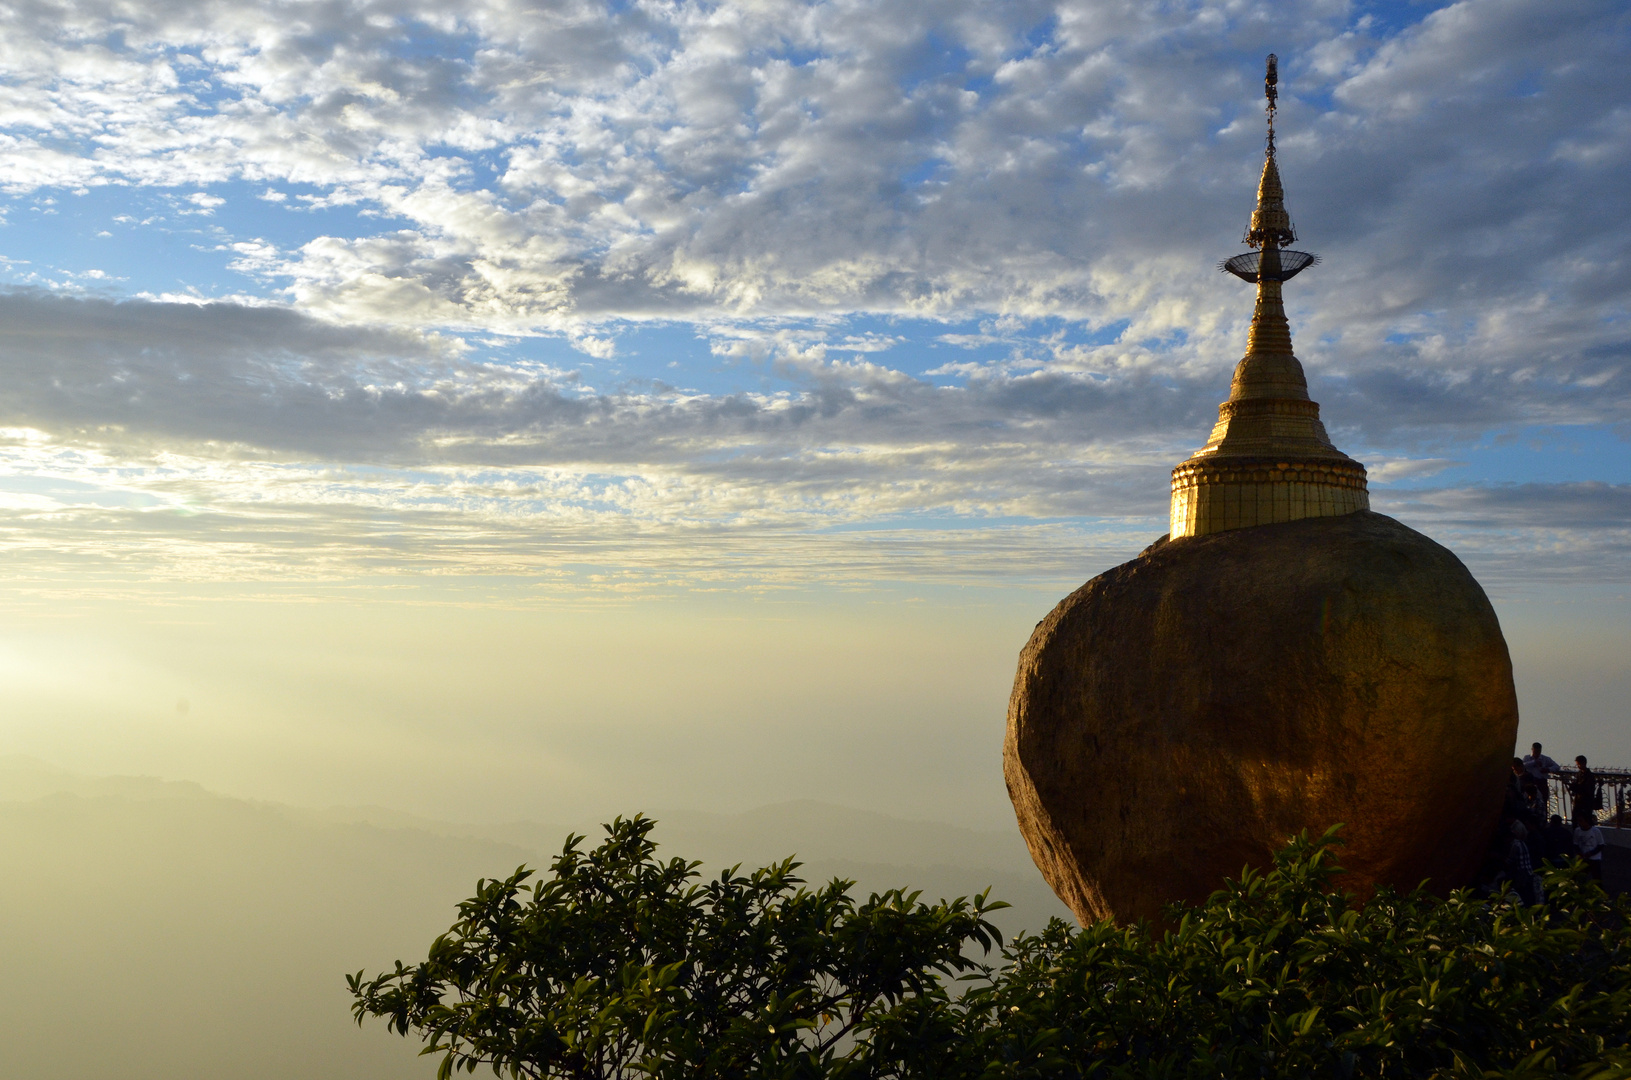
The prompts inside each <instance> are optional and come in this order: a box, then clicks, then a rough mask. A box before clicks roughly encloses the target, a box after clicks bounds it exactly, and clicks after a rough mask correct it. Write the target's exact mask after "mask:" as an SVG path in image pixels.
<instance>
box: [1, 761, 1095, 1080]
mask: <svg viewBox="0 0 1631 1080" xmlns="http://www.w3.org/2000/svg"><path fill="white" fill-rule="evenodd" d="M636 809H638V808H632V807H631V808H630V812H633V811H634V810H636ZM651 816H653V817H656V818H657V819H658V820H659V821H660V822H661V823H662V824H661V825H660V826H659V830H658V834H657V836H658V840H659V842H660V843H661V844H662V849H661V850H662V852H663V853H664V854H667V855H672V856H683V857H686V858H691V859H700V860H702V861H703V862H704V864H705V869H711V870H717V869H718V868H719V867H721V866H724V865H728V864H731V863H741V864H742V865H743V867H744V868H752V867H755V866H759V865H762V864H764V863H768V862H772V861H775V860H777V859H780V858H782V857H784V856H787V855H793V854H796V855H798V856H799V857H800V858H801V859H802V860H803V861H804V862H805V864H806V865H805V869H804V876H805V877H806V878H807V879H808V880H810V881H812V882H819V881H824V880H826V879H827V878H830V877H834V876H842V877H847V878H853V879H855V880H857V881H858V882H859V885H858V891H859V892H862V893H866V892H869V891H873V890H878V889H883V888H887V887H892V886H896V885H908V886H911V887H912V888H917V889H922V890H923V892H924V894H925V897H926V898H930V899H933V898H939V897H941V896H947V897H949V896H955V895H967V894H970V893H973V892H977V891H979V890H981V889H984V888H986V887H987V886H995V889H994V894H995V895H997V896H999V897H1001V898H1003V899H1006V900H1009V901H1010V902H1012V903H1014V904H1015V910H1014V911H1011V912H1003V913H1002V915H1003V916H1005V917H1004V918H1002V919H1000V920H999V921H1000V922H1001V924H1002V925H1003V926H1004V929H1006V930H1012V929H1015V928H1018V927H1020V926H1026V927H1029V928H1032V929H1038V928H1040V927H1041V925H1042V924H1043V923H1044V922H1046V920H1047V919H1048V918H1049V917H1051V916H1053V915H1060V916H1065V915H1067V912H1066V911H1065V909H1064V907H1063V905H1061V904H1059V902H1058V901H1057V900H1056V899H1055V898H1054V897H1053V895H1052V893H1050V892H1049V891H1048V890H1047V888H1046V886H1045V885H1043V884H1042V882H1041V879H1040V877H1039V876H1038V875H1037V873H1036V871H1035V869H1034V868H1032V867H1031V865H1030V859H1029V856H1028V855H1027V854H1026V852H1025V848H1024V845H1023V843H1022V842H1021V841H1020V839H1019V836H1018V832H1017V830H1015V832H1014V833H1013V835H1011V836H1008V835H1004V834H1002V833H995V832H990V833H988V832H982V831H977V830H972V829H963V828H958V827H955V826H951V825H940V824H936V823H933V822H916V821H905V820H901V819H897V818H892V817H889V816H887V815H882V814H873V813H869V812H866V811H862V810H856V809H852V808H848V807H842V806H833V805H829V804H826V803H820V802H813V801H802V802H790V803H782V804H778V805H775V806H767V807H762V808H759V809H757V810H752V811H748V812H746V813H742V814H708V813H699V812H695V811H684V810H674V811H651ZM570 831H576V832H581V833H585V834H587V835H588V836H589V838H590V841H591V842H592V841H594V840H595V839H597V838H598V837H599V835H600V828H599V824H598V823H596V822H583V823H577V824H575V825H571V824H544V823H539V822H511V823H506V824H498V825H480V824H468V823H466V824H460V823H455V822H444V821H436V820H433V819H428V818H422V817H416V816H414V815H409V814H403V813H400V812H397V811H393V810H390V809H386V808H382V807H334V808H329V809H307V808H298V807H290V806H285V805H281V804H277V803H269V802H251V801H246V800H242V799H235V798H229V797H227V796H223V795H218V794H214V793H212V792H209V791H207V790H206V789H205V788H203V787H201V786H200V785H198V784H193V783H189V782H180V781H169V780H160V779H156V778H153V777H88V776H80V775H77V774H74V773H71V772H68V771H66V770H63V769H59V768H56V767H54V766H52V765H50V764H48V763H45V762H41V761H37V760H35V759H31V758H24V757H16V756H11V757H0V865H3V866H5V868H6V872H5V873H4V874H0V972H3V974H4V978H3V980H0V1012H3V1014H4V1015H5V1016H6V1017H7V1021H8V1025H7V1026H8V1028H9V1029H10V1030H13V1031H18V1032H27V1033H28V1034H27V1036H26V1037H24V1038H21V1039H15V1040H12V1044H11V1045H10V1046H9V1047H8V1050H7V1065H6V1073H7V1075H12V1076H19V1077H52V1078H62V1080H105V1078H106V1077H108V1076H111V1075H118V1076H119V1077H120V1078H121V1080H159V1078H163V1080H180V1078H191V1077H195V1076H230V1077H233V1078H234V1080H273V1078H278V1080H282V1078H285V1077H289V1076H301V1077H306V1078H309V1080H329V1078H333V1080H340V1078H342V1077H343V1078H346V1080H353V1078H359V1077H362V1078H371V1077H380V1078H384V1077H425V1078H427V1080H428V1078H429V1077H431V1076H433V1075H434V1072H435V1067H434V1062H433V1060H432V1059H422V1058H418V1057H417V1056H416V1054H417V1051H418V1049H419V1047H418V1045H417V1044H412V1043H408V1042H406V1041H405V1040H403V1039H401V1038H399V1037H396V1036H392V1035H389V1034H387V1033H386V1032H385V1031H384V1029H383V1028H382V1027H381V1026H379V1025H370V1026H368V1027H365V1028H363V1029H362V1030H361V1031H359V1030H358V1029H357V1028H356V1027H355V1025H354V1024H352V1022H351V1020H350V1017H349V1013H348V1011H347V1006H348V1003H349V998H348V996H347V994H346V991H345V986H344V984H343V981H342V975H343V973H345V972H347V971H356V970H357V969H358V968H368V969H370V970H378V969H381V968H386V967H389V966H390V964H391V962H392V961H394V960H398V959H401V960H404V961H414V960H418V959H421V958H423V957H424V955H425V951H426V949H427V948H428V946H429V945H430V942H431V940H432V939H433V938H434V937H435V936H436V935H437V934H438V933H440V932H441V931H443V930H445V929H446V928H447V927H448V925H449V924H450V923H451V922H452V920H453V917H454V906H455V905H456V904H457V903H458V901H460V900H462V899H464V898H465V897H467V896H469V895H470V894H471V892H472V891H473V889H474V886H475V883H476V879H477V878H480V877H498V876H503V875H506V874H508V873H509V872H510V871H512V870H514V869H515V867H516V866H518V865H520V864H522V863H525V864H527V865H531V866H535V867H539V868H540V869H541V868H543V867H544V866H546V865H547V863H548V859H549V857H550V855H552V854H554V853H556V852H558V851H559V850H560V847H561V843H562V841H563V840H564V839H565V836H566V834H567V833H568V832H570Z"/></svg>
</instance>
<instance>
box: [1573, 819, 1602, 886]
mask: <svg viewBox="0 0 1631 1080" xmlns="http://www.w3.org/2000/svg"><path fill="white" fill-rule="evenodd" d="M1607 843H1608V841H1606V840H1604V839H1603V830H1602V829H1600V828H1598V827H1597V819H1596V818H1595V817H1593V816H1592V815H1591V814H1580V815H1578V816H1576V817H1575V819H1574V850H1575V851H1576V852H1577V853H1578V854H1579V855H1580V857H1581V858H1582V859H1584V860H1586V873H1588V874H1590V875H1591V876H1592V879H1593V880H1595V881H1601V880H1603V847H1604V845H1606V844H1607Z"/></svg>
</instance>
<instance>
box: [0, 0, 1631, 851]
mask: <svg viewBox="0 0 1631 1080" xmlns="http://www.w3.org/2000/svg"><path fill="white" fill-rule="evenodd" d="M0 20H3V24H4V32H3V33H0V751H6V752H17V753H26V754H31V755H36V756H39V757H41V758H43V759H46V760H49V761H52V762H54V763H56V764H59V765H61V766H64V767H68V768H75V769H85V770H93V771H102V772H140V773H150V774H154V775H161V776H168V777H173V778H186V779H194V780H199V781H202V782H207V783H210V784H212V785H215V786H216V787H218V788H221V789H223V790H229V791H233V792H236V793H241V794H247V795H254V796H261V797H267V798H280V799H288V800H293V801H299V802H304V803H316V804H328V803H341V802H348V801H349V802H368V803H379V804H381V805H389V806H395V807H398V808H400V809H405V810H412V811H415V812H429V811H431V810H435V811H436V812H438V813H439V815H440V816H442V817H461V816H462V817H466V818H470V819H476V818H483V819H486V818H500V817H503V816H506V815H510V816H526V815H546V816H551V817H552V818H562V817H564V816H568V815H570V816H571V818H572V819H573V820H576V819H577V813H578V812H579V811H582V810H585V809H586V808H587V809H588V810H589V811H591V812H594V813H607V814H610V813H615V812H620V811H627V810H630V809H633V808H636V807H649V806H690V807H697V808H702V809H713V810H734V809H742V808H745V807H747V806H751V805H755V804H757V803H761V802H767V801H774V800H775V799H777V798H784V797H798V798H805V797H825V798H828V799H831V800H833V801H838V802H844V803H848V804H851V805H856V806H863V807H867V808H870V809H877V810H882V811H887V812H891V813H900V814H905V815H907V816H916V817H924V818H935V819H943V820H950V821H957V822H959V823H965V824H968V823H989V822H992V821H996V820H999V819H1001V818H1002V817H1003V815H1004V814H1005V813H1006V812H1007V811H1006V808H1005V797H1004V795H1003V792H1002V785H1001V781H1000V768H999V765H998V760H999V754H1000V741H1001V728H1002V722H1003V710H1004V706H1005V703H1006V699H1007V694H1008V689H1009V685H1010V682H1011V680H1012V676H1013V666H1014V661H1015V658H1016V656H1017V654H1018V651H1019V649H1020V647H1021V646H1022V645H1023V644H1024V641H1025V639H1026V637H1027V636H1028V634H1029V632H1030V628H1031V627H1032V625H1034V623H1035V622H1036V621H1037V620H1038V619H1040V618H1041V617H1042V616H1043V615H1045V614H1046V612H1047V611H1048V609H1049V608H1050V607H1051V606H1052V605H1053V604H1054V603H1055V602H1056V601H1057V600H1058V599H1059V598H1060V597H1062V596H1064V595H1065V594H1067V593H1068V592H1070V591H1071V590H1072V589H1074V588H1075V587H1076V586H1077V585H1079V584H1080V583H1081V582H1082V581H1084V580H1086V579H1087V578H1088V577H1091V576H1092V575H1093V574H1096V573H1098V572H1100V571H1102V570H1104V569H1106V568H1108V567H1110V566H1112V565H1114V564H1116V563H1118V562H1121V561H1123V560H1125V559H1127V558H1130V557H1132V556H1133V555H1134V554H1136V552H1137V551H1138V550H1139V549H1140V548H1142V547H1143V546H1145V545H1146V544H1147V543H1149V542H1150V541H1151V540H1153V539H1154V538H1155V537H1156V536H1158V535H1159V534H1161V533H1162V532H1164V531H1165V519H1166V508H1167V499H1168V488H1167V484H1168V472H1169V470H1170V469H1171V467H1172V466H1173V464H1175V463H1176V462H1177V461H1178V460H1180V459H1182V458H1183V457H1185V456H1187V455H1188V454H1189V453H1190V452H1191V451H1192V450H1193V449H1195V448H1196V447H1197V446H1199V445H1200V444H1201V443H1202V442H1203V441H1204V439H1205V436H1206V434H1207V432H1208V430H1209V428H1210V425H1211V420H1212V417H1213V416H1214V415H1215V412H1214V410H1215V407H1216V405H1217V403H1218V402H1219V401H1220V400H1221V399H1222V398H1223V397H1224V395H1225V394H1226V392H1227V386H1228V380H1229V374H1230V371H1231V369H1232V366H1233V365H1234V363H1235V362H1236V361H1237V360H1238V359H1239V356H1240V354H1241V352H1242V349H1243V347H1244V342H1245V332H1246V324H1247V321H1248V319H1249V317H1250V312H1251V294H1250V290H1249V288H1248V287H1246V286H1244V285H1243V284H1241V283H1240V282H1238V281H1236V280H1234V279H1233V278H1230V277H1228V276H1226V275H1223V274H1220V273H1218V271H1217V263H1218V261H1219V260H1220V259H1223V258H1227V257H1228V256H1231V255H1233V254H1236V253H1238V252H1239V251H1240V250H1242V247H1241V244H1240V241H1239V237H1240V234H1241V232H1242V231H1243V230H1244V228H1245V225H1246V221H1247V218H1248V216H1249V213H1250V210H1251V206H1252V199H1253V192H1254V188H1255V183H1256V178H1257V174H1258V171H1259V169H1260V168H1261V164H1262V147H1263V130H1262V100H1261V74H1262V61H1263V56H1264V54H1265V53H1267V52H1269V51H1274V52H1276V53H1277V54H1278V55H1279V57H1280V91H1281V96H1280V119H1279V140H1278V145H1279V148H1280V163H1281V172H1282V176H1283V178H1284V181H1285V184H1286V188H1287V204H1288V207H1289V209H1290V211H1291V213H1292V216H1293V219H1294V220H1295V222H1296V225H1297V229H1298V231H1299V234H1300V236H1301V238H1302V239H1301V246H1302V247H1305V248H1307V249H1308V250H1311V251H1315V252H1317V253H1319V254H1320V256H1321V259H1322V262H1321V264H1320V265H1319V266H1317V267H1315V268H1314V269H1313V270H1311V271H1309V272H1308V273H1305V274H1303V275H1301V276H1299V277H1298V278H1297V280H1296V282H1295V283H1293V284H1292V285H1290V286H1288V288H1287V298H1286V302H1287V309H1288V313H1289V316H1290V318H1291V322H1292V328H1293V334H1294V339H1295V341H1296V343H1297V350H1298V354H1299V356H1300V357H1301V359H1302V361H1303V363H1304V365H1305V367H1306V369H1307V371H1308V374H1309V380H1310V387H1311V392H1312V394H1313V396H1314V397H1315V398H1316V399H1317V400H1318V401H1320V402H1321V403H1322V407H1323V416H1324V418H1325V421H1326V424H1327V426H1328V428H1329V430H1330V431H1331V434H1332V436H1333V438H1334V439H1335V441H1336V442H1337V444H1338V446H1339V447H1340V448H1342V449H1343V450H1344V451H1346V452H1347V453H1349V454H1350V455H1352V456H1354V457H1356V458H1358V459H1359V460H1361V461H1363V462H1364V463H1365V464H1366V465H1367V467H1368V468H1369V470H1370V478H1371V493H1372V496H1371V497H1372V505H1373V507H1374V508H1375V509H1377V510H1379V511H1381V512H1384V513H1388V514H1391V515H1394V516H1396V517H1398V518H1400V519H1401V520H1402V521H1404V522H1405V523H1407V524H1409V525H1411V526H1412V527H1414V528H1417V529H1419V530H1421V531H1423V532H1425V533H1427V534H1428V535H1429V536H1432V537H1434V538H1435V539H1437V540H1439V541H1441V542H1443V543H1445V544H1447V545H1448V546H1450V547H1451V548H1452V549H1454V550H1455V551H1456V552H1457V553H1458V554H1459V555H1460V556H1461V557H1462V558H1463V559H1464V560H1465V561H1466V562H1467V564H1468V565H1469V567H1470V568H1471V569H1472V570H1473V572H1474V573H1475V574H1476V575H1477V576H1478V578H1479V580H1480V581H1481V582H1482V583H1483V584H1484V586H1485V588H1486V589H1487V590H1488V591H1489V593H1490V595H1491V597H1492V599H1493V600H1494V601H1495V603H1496V607H1497V610H1498V612H1499V613H1500V615H1501V618H1502V620H1503V625H1504V627H1505V629H1506V633H1507V636H1508V639H1509V642H1510V643H1511V645H1512V650H1513V655H1514V663H1515V667H1516V671H1517V678H1518V690H1519V698H1520V706H1521V707H1522V710H1523V715H1524V726H1523V729H1522V731H1521V737H1522V738H1523V739H1525V740H1527V739H1529V738H1531V737H1533V738H1545V739H1547V740H1548V749H1549V750H1554V749H1555V750H1558V751H1562V753H1559V754H1558V755H1557V756H1560V757H1563V756H1567V757H1572V756H1573V754H1574V753H1576V752H1587V753H1589V754H1590V755H1591V756H1592V757H1593V759H1594V760H1596V761H1598V762H1605V763H1610V764H1613V763H1624V764H1627V765H1631V725H1628V724H1627V722H1626V721H1627V717H1626V712H1625V706H1624V702H1625V701H1626V700H1628V698H1631V675H1628V674H1627V672H1626V671H1625V670H1624V669H1625V668H1626V667H1627V665H1626V664H1625V662H1624V657H1625V656H1627V655H1631V596H1628V594H1631V557H1628V556H1631V441H1628V440H1631V321H1628V315H1631V305H1628V300H1631V213H1628V211H1631V182H1628V181H1627V180H1626V177H1627V176H1631V62H1628V53H1631V48H1628V45H1631V9H1627V8H1625V7H1624V6H1623V5H1618V4H1604V3H1600V2H1571V0H1464V2H1460V3H1453V4H1438V3H1433V2H1424V3H1358V2H1355V3H1349V2H1341V0H1308V2H1291V3H1286V2H1274V3H1268V2H1252V0H1230V2H1223V3H1214V2H1200V0H1195V2H1188V3H1183V2H1177V3H1150V2H1148V0H1137V2H1118V0H1094V2H1054V3H1040V2H1030V0H1004V2H1001V3H996V2H974V0H948V2H933V0H924V2H913V3H909V4H908V3H901V2H889V3H883V2H810V3H793V2H785V3H784V2H774V0H770V2H762V3H736V4H702V3H685V2H632V3H630V2H610V3H587V2H585V3H578V2H560V3H527V2H511V0H465V2H461V3H458V4H447V3H442V4H432V3H408V2H388V0H387V2H371V0H365V2H354V3H339V2H309V3H253V2H241V0H234V2H231V3H225V2H197V3H192V2H181V0H147V2H143V3H139V4H133V3H116V2H102V3H51V2H26V0H25V2H18V3H11V4H8V5H6V6H5V7H4V8H0Z"/></svg>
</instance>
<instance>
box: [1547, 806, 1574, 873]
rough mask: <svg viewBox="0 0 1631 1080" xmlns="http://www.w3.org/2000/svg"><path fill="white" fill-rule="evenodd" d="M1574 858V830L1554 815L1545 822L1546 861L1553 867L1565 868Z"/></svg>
mask: <svg viewBox="0 0 1631 1080" xmlns="http://www.w3.org/2000/svg"><path fill="white" fill-rule="evenodd" d="M1572 858H1574V829H1573V827H1572V826H1569V825H1567V824H1565V823H1564V821H1563V819H1562V818H1561V817H1559V816H1558V815H1556V814H1553V815H1552V816H1551V818H1550V819H1549V820H1548V821H1547V822H1546V861H1547V862H1549V863H1551V864H1552V865H1553V866H1567V865H1568V862H1569V860H1570V859H1572Z"/></svg>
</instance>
